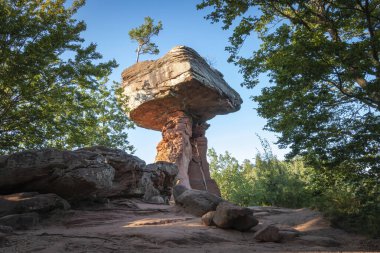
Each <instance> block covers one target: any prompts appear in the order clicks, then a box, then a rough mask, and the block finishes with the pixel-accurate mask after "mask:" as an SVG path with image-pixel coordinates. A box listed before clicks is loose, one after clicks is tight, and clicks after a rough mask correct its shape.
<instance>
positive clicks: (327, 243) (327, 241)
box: [299, 235, 340, 247]
mask: <svg viewBox="0 0 380 253" xmlns="http://www.w3.org/2000/svg"><path fill="white" fill-rule="evenodd" d="M299 239H300V240H302V241H303V242H305V243H308V244H311V245H318V246H322V247H338V246H339V245H340V243H339V242H338V241H337V240H335V239H333V238H329V237H325V236H315V235H304V236H300V237H299Z"/></svg>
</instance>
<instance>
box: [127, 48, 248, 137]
mask: <svg viewBox="0 0 380 253" xmlns="http://www.w3.org/2000/svg"><path fill="white" fill-rule="evenodd" d="M122 78H123V89H124V94H126V95H127V96H128V101H127V106H128V108H129V109H130V111H129V116H130V118H131V119H133V120H134V121H135V122H136V124H137V125H139V126H141V127H145V128H149V129H153V130H158V131H161V129H162V127H163V126H164V125H165V124H166V123H167V122H168V117H169V116H170V114H171V113H173V112H176V111H183V112H186V113H187V114H188V115H189V116H191V117H192V118H193V119H194V120H195V121H197V122H205V121H207V120H209V119H211V118H213V117H214V116H215V115H219V114H227V113H230V112H235V111H237V110H239V109H240V105H241V103H242V99H241V98H240V96H239V94H238V93H237V92H236V91H234V90H233V89H232V88H231V87H230V86H229V85H228V84H227V83H226V82H225V81H224V79H223V75H222V74H221V73H220V72H219V71H217V70H215V69H212V68H211V67H210V66H209V65H208V64H207V63H206V61H205V60H204V59H203V58H202V57H201V56H200V55H199V54H198V53H197V52H195V51H194V50H193V49H191V48H188V47H185V46H177V47H174V48H173V49H172V50H170V51H169V52H168V53H167V54H166V55H164V56H163V57H162V58H160V59H158V60H156V61H144V62H139V63H137V64H135V65H133V66H132V67H130V68H127V69H125V70H124V71H123V73H122Z"/></svg>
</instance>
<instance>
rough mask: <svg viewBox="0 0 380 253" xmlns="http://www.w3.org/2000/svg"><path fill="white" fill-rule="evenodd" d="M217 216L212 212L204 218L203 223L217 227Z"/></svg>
mask: <svg viewBox="0 0 380 253" xmlns="http://www.w3.org/2000/svg"><path fill="white" fill-rule="evenodd" d="M214 215H215V211H210V212H208V213H206V214H204V215H203V216H202V223H203V224H205V225H206V226H215V223H214V221H213V219H214Z"/></svg>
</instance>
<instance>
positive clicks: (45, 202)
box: [0, 192, 70, 217]
mask: <svg viewBox="0 0 380 253" xmlns="http://www.w3.org/2000/svg"><path fill="white" fill-rule="evenodd" d="M69 208H70V204H69V203H68V202H67V201H66V200H64V199H63V198H61V197H59V196H58V195H56V194H54V193H48V194H39V193H37V192H22V193H15V194H9V195H0V217H2V216H5V215H9V214H20V213H28V212H37V213H42V214H43V213H48V212H50V211H53V210H55V209H63V210H67V209H69Z"/></svg>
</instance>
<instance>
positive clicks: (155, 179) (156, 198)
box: [140, 162, 178, 204]
mask: <svg viewBox="0 0 380 253" xmlns="http://www.w3.org/2000/svg"><path fill="white" fill-rule="evenodd" d="M177 173H178V169H177V166H176V165H175V164H172V163H168V162H157V163H152V164H148V165H147V166H146V167H145V168H144V174H143V176H142V178H141V181H140V188H141V192H143V199H144V200H145V201H147V202H151V203H156V204H168V203H169V199H170V196H171V194H172V188H173V186H174V184H175V178H176V176H177Z"/></svg>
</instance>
